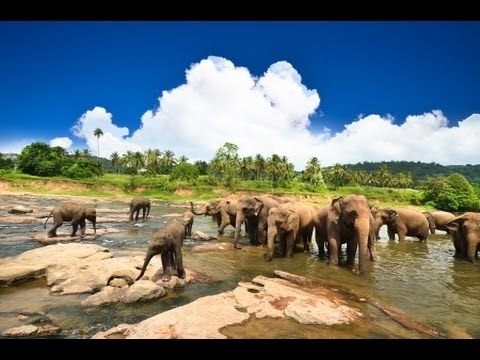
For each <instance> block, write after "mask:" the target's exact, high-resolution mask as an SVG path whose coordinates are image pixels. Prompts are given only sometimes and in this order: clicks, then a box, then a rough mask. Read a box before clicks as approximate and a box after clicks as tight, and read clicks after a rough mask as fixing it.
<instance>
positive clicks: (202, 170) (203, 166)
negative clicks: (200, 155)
mask: <svg viewBox="0 0 480 360" xmlns="http://www.w3.org/2000/svg"><path fill="white" fill-rule="evenodd" d="M193 165H195V166H196V167H197V169H198V174H199V175H207V172H208V164H207V162H206V161H203V160H197V161H195V162H194V163H193Z"/></svg>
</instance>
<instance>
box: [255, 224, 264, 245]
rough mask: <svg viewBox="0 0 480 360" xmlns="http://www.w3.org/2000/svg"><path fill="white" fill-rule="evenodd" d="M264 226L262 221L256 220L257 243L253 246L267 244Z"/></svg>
mask: <svg viewBox="0 0 480 360" xmlns="http://www.w3.org/2000/svg"><path fill="white" fill-rule="evenodd" d="M266 227H267V226H266V224H265V221H264V220H258V226H257V239H256V240H257V241H256V242H255V245H266V244H267V231H266Z"/></svg>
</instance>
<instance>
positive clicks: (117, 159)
mask: <svg viewBox="0 0 480 360" xmlns="http://www.w3.org/2000/svg"><path fill="white" fill-rule="evenodd" d="M110 161H111V162H112V165H113V168H114V169H115V173H116V174H118V166H119V165H120V156H119V155H118V152H116V151H115V152H113V153H112V155H110Z"/></svg>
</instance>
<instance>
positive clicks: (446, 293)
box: [0, 202, 480, 338]
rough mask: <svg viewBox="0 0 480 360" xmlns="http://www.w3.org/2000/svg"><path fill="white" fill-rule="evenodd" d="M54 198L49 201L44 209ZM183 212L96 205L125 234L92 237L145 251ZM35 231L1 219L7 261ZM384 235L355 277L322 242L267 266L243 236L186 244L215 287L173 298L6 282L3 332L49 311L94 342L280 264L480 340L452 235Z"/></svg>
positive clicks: (210, 227) (206, 227)
mask: <svg viewBox="0 0 480 360" xmlns="http://www.w3.org/2000/svg"><path fill="white" fill-rule="evenodd" d="M51 204H52V203H51V202H46V203H45V205H46V206H50V205H51ZM124 206H125V205H123V204H114V205H110V206H109V207H110V208H112V207H117V208H119V209H120V208H122V207H124ZM183 211H185V208H184V207H172V206H170V205H169V204H167V203H162V204H157V205H156V206H154V207H152V211H151V217H152V219H157V220H148V221H145V222H139V223H138V224H137V225H135V224H134V223H127V222H125V223H123V222H122V223H118V222H112V223H108V222H102V220H101V215H100V214H101V211H100V210H97V213H99V217H98V226H99V227H101V226H105V227H116V228H119V229H120V230H125V231H122V232H119V233H113V234H106V235H103V236H101V237H99V238H98V239H97V240H95V241H93V242H92V243H95V244H98V245H101V246H105V247H107V248H109V249H111V251H112V253H113V254H114V256H120V255H139V254H144V252H145V250H146V246H147V243H148V240H149V239H150V237H151V234H152V231H153V230H154V229H157V228H159V227H161V226H163V224H164V222H165V220H166V219H165V218H162V217H161V216H162V215H163V214H167V213H183ZM64 226H65V225H64ZM89 226H91V225H90V224H89V223H87V227H89ZM195 230H200V231H203V232H206V233H208V234H212V235H216V225H215V224H214V223H213V222H212V221H211V220H210V218H209V217H203V216H197V217H195V222H194V225H193V231H195ZM32 231H46V230H44V229H43V226H41V225H38V224H35V225H32V224H2V223H0V235H1V236H0V257H6V256H14V255H18V254H20V253H21V252H23V251H26V250H29V249H33V248H36V247H38V246H42V245H39V244H38V243H36V242H34V241H31V240H30V234H31V233H32ZM380 237H381V238H380V240H379V241H378V242H377V243H376V245H375V248H376V253H377V256H378V261H377V262H374V263H372V262H370V263H369V264H368V267H367V272H366V274H364V275H363V276H357V275H354V274H352V273H351V271H350V270H349V269H347V268H346V267H340V268H332V267H329V266H328V265H327V264H326V262H325V260H319V259H318V257H317V256H316V251H317V249H316V245H315V244H314V246H313V249H312V250H311V252H310V253H303V252H296V253H295V255H294V257H293V258H292V259H286V258H274V259H273V260H272V261H271V262H266V261H265V260H264V259H263V253H264V252H265V249H263V248H261V247H250V246H248V245H247V243H248V239H247V238H245V237H244V238H242V240H241V243H242V244H244V246H243V249H242V250H231V251H225V252H205V253H197V252H194V251H192V249H193V247H194V246H195V245H197V244H198V242H195V241H193V240H188V239H187V240H186V241H185V243H184V249H183V253H184V264H185V266H186V267H187V268H191V269H194V270H195V271H199V272H202V273H205V274H207V275H209V276H211V277H212V278H214V279H215V280H217V281H215V282H214V283H213V284H199V283H197V284H189V285H187V286H186V287H185V288H183V289H176V290H174V291H170V292H169V295H168V296H167V297H164V298H160V299H158V300H154V301H150V302H143V303H137V304H128V305H126V304H116V305H109V306H102V307H98V308H84V307H82V306H81V305H80V302H81V301H82V300H83V299H85V298H86V297H87V296H88V295H68V296H53V295H50V294H49V290H48V288H47V286H46V281H45V280H44V279H39V280H34V281H30V282H26V283H22V284H18V285H15V286H10V287H7V288H0V331H2V330H4V329H6V328H9V327H12V326H18V325H19V324H18V315H19V314H27V315H30V316H32V314H34V317H35V316H36V317H37V320H36V321H38V322H41V321H42V317H48V319H50V320H51V321H52V322H53V323H55V324H56V325H58V326H60V327H61V328H62V329H63V331H62V333H61V335H59V337H66V338H87V337H90V336H92V335H93V334H95V333H96V332H97V331H100V330H105V329H108V328H110V327H113V326H116V325H118V324H119V323H136V322H139V321H141V320H143V319H145V318H147V317H150V316H153V315H155V314H157V313H159V312H162V311H165V310H168V309H171V308H174V307H177V306H180V305H183V304H186V303H189V302H191V301H193V300H195V299H197V298H199V297H202V296H205V295H212V294H217V293H220V292H223V291H228V290H232V289H234V288H235V287H236V285H237V283H238V282H239V281H250V280H252V278H254V277H255V276H257V275H265V276H274V275H273V271H274V270H276V269H278V270H284V271H288V272H291V273H296V274H300V275H304V276H308V277H312V278H318V279H321V280H323V281H327V282H328V283H331V284H340V285H342V286H344V287H346V288H349V289H352V290H355V291H357V292H360V293H362V294H365V296H367V297H369V298H372V299H378V300H379V301H382V302H383V303H386V304H390V305H392V306H393V307H395V308H397V309H399V310H401V311H403V312H405V313H407V314H409V315H411V316H412V317H413V318H415V319H417V320H419V321H423V322H425V323H427V324H428V325H430V326H432V327H433V328H435V329H436V330H437V331H438V333H439V334H441V335H442V336H444V337H449V338H450V337H473V338H480V301H479V299H480V281H479V279H480V266H475V265H473V264H471V263H469V262H467V261H464V260H459V259H455V258H453V252H454V249H453V245H452V241H451V239H450V237H449V236H448V235H447V234H445V233H443V232H441V231H437V235H430V236H429V239H428V241H427V242H423V243H420V242H419V241H418V240H417V239H414V238H409V237H407V241H406V242H405V243H403V244H399V243H398V240H396V241H394V242H391V241H389V240H388V236H387V234H386V228H385V226H384V227H382V229H381V231H380ZM218 241H226V242H233V228H231V227H230V228H227V229H226V232H225V235H224V236H220V237H219V239H218ZM367 311H368V310H367ZM260 324H263V325H258V323H257V324H256V325H255V326H256V327H258V326H263V327H265V328H268V329H272V327H273V328H275V329H276V331H273V332H271V330H269V331H270V333H271V336H269V337H272V338H276V337H280V338H281V337H293V338H305V337H334V338H378V337H384V336H386V335H384V334H382V333H381V332H375V331H371V330H366V329H363V328H361V327H359V328H357V329H355V328H352V327H348V328H346V327H337V328H335V329H329V332H327V331H326V330H325V329H315V328H314V327H313V326H304V327H303V329H304V330H301V331H299V330H296V331H295V333H292V332H291V331H290V330H289V326H288V321H286V320H282V321H275V320H269V319H266V320H264V321H262V322H261V323H260ZM275 324H276V325H275ZM285 324H287V325H285ZM284 325H285V326H286V327H285V326H284ZM249 326H250V327H251V326H253V325H249V324H248V323H247V324H244V325H242V326H241V327H240V330H238V329H237V330H235V329H234V328H232V330H231V331H230V335H231V336H232V337H249V336H248V334H253V333H255V330H252V329H250V328H249ZM296 329H298V326H297V327H296ZM260 333H261V334H265V332H263V333H262V332H260ZM285 334H288V336H287V335H285ZM264 336H265V335H263V337H264ZM407 336H408V335H407Z"/></svg>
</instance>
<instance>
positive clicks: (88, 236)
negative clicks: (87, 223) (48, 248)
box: [32, 227, 120, 245]
mask: <svg viewBox="0 0 480 360" xmlns="http://www.w3.org/2000/svg"><path fill="white" fill-rule="evenodd" d="M118 232H120V230H119V229H115V228H97V232H96V233H95V234H94V233H93V230H92V229H88V228H87V230H86V232H85V235H84V236H81V235H80V229H78V231H77V235H75V236H70V234H71V228H69V227H65V228H63V227H61V228H59V229H58V230H57V236H55V237H48V234H47V232H46V231H45V232H41V233H39V232H32V240H35V241H38V242H39V243H41V244H43V245H52V244H58V243H68V242H80V241H85V240H89V241H91V240H95V239H98V238H99V237H100V236H102V235H105V234H113V233H118Z"/></svg>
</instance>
